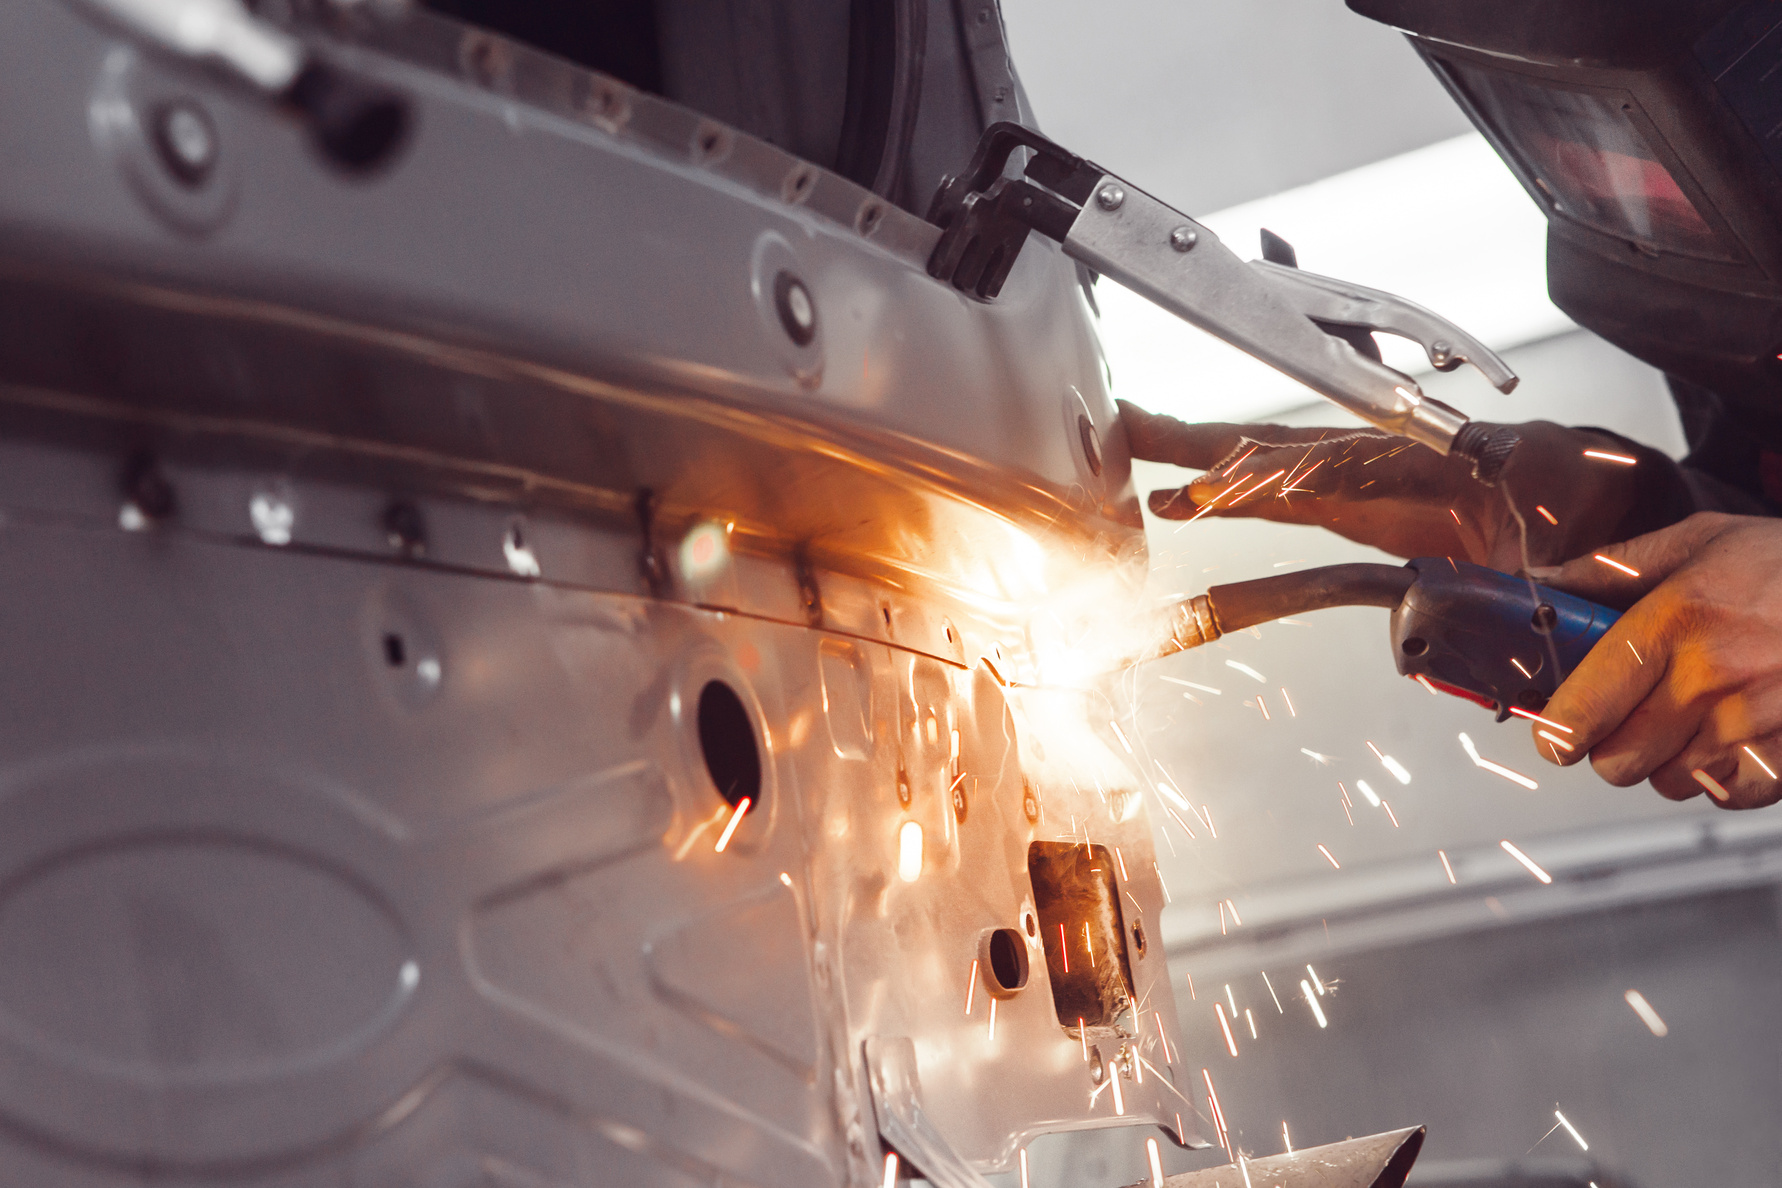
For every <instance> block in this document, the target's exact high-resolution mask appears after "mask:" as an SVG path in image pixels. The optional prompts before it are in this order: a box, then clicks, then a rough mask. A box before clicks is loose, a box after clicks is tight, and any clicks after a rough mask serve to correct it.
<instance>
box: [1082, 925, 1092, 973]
mask: <svg viewBox="0 0 1782 1188" xmlns="http://www.w3.org/2000/svg"><path fill="white" fill-rule="evenodd" d="M1083 947H1084V948H1085V949H1087V950H1089V968H1090V969H1094V968H1095V942H1094V941H1093V940H1091V939H1090V938H1089V921H1087V920H1084V921H1083Z"/></svg>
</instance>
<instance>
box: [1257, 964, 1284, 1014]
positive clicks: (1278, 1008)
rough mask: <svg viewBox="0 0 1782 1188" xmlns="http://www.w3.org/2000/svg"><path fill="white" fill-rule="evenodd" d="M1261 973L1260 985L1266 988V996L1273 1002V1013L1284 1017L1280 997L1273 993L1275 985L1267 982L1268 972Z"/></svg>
mask: <svg viewBox="0 0 1782 1188" xmlns="http://www.w3.org/2000/svg"><path fill="white" fill-rule="evenodd" d="M1261 972H1262V984H1263V985H1264V986H1267V987H1268V996H1269V997H1270V998H1272V999H1274V1000H1275V1013H1276V1014H1278V1015H1285V1014H1286V1013H1287V1010H1286V1008H1285V1007H1283V1006H1282V1005H1281V996H1280V995H1279V994H1276V993H1275V984H1274V983H1273V982H1271V981H1269V980H1268V971H1267V970H1263V971H1261Z"/></svg>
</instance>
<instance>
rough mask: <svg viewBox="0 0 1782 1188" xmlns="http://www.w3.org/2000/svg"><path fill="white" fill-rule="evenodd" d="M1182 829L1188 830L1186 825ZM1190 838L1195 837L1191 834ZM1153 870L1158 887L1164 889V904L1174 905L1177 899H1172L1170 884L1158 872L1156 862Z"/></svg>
mask: <svg viewBox="0 0 1782 1188" xmlns="http://www.w3.org/2000/svg"><path fill="white" fill-rule="evenodd" d="M1182 828H1184V829H1186V828H1187V826H1186V825H1184V826H1182ZM1164 836H1166V837H1167V836H1168V834H1165V835H1164ZM1188 836H1189V837H1193V836H1194V835H1193V834H1192V833H1191V834H1189V835H1188ZM1151 869H1152V870H1153V871H1155V872H1156V874H1157V885H1158V886H1159V887H1162V888H1163V902H1164V903H1166V904H1168V903H1174V902H1175V899H1174V898H1172V897H1171V896H1170V893H1169V884H1168V883H1166V882H1164V881H1163V872H1162V871H1161V870H1158V869H1157V864H1156V863H1155V862H1153V863H1151Z"/></svg>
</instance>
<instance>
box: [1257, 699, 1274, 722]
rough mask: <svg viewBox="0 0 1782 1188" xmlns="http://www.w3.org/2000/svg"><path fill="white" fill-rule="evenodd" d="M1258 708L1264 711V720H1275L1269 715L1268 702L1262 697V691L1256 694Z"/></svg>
mask: <svg viewBox="0 0 1782 1188" xmlns="http://www.w3.org/2000/svg"><path fill="white" fill-rule="evenodd" d="M1256 708H1257V709H1259V710H1261V711H1262V720H1263V721H1264V722H1272V721H1274V719H1273V718H1271V717H1269V715H1268V702H1266V701H1264V700H1263V699H1262V694H1260V693H1258V694H1257V695H1256Z"/></svg>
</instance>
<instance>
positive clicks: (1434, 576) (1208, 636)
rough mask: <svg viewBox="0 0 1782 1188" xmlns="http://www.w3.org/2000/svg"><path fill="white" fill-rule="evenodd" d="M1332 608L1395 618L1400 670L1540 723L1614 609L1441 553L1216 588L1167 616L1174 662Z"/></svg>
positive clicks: (1157, 653)
mask: <svg viewBox="0 0 1782 1188" xmlns="http://www.w3.org/2000/svg"><path fill="white" fill-rule="evenodd" d="M1334 606H1379V607H1386V608H1388V609H1390V610H1391V611H1392V623H1391V639H1392V656H1393V659H1394V661H1396V663H1397V665H1398V671H1399V672H1400V673H1401V674H1403V675H1405V676H1408V677H1411V678H1412V679H1414V680H1417V681H1420V682H1421V683H1423V684H1424V685H1426V686H1428V687H1429V688H1431V689H1434V690H1436V691H1438V692H1442V693H1449V694H1453V695H1454V696H1457V697H1464V698H1466V699H1467V700H1469V701H1473V702H1476V703H1478V704H1479V705H1482V706H1484V707H1485V708H1487V709H1490V710H1492V711H1493V712H1495V713H1496V714H1497V720H1498V721H1500V722H1501V721H1503V720H1504V719H1506V718H1508V717H1509V716H1510V715H1511V714H1513V713H1520V714H1521V715H1523V716H1531V715H1537V714H1539V713H1540V712H1541V710H1542V709H1544V708H1546V705H1547V699H1548V698H1550V697H1551V696H1553V693H1554V691H1555V690H1557V689H1558V688H1559V684H1560V682H1561V681H1563V680H1564V679H1565V678H1566V675H1567V674H1568V673H1570V672H1571V671H1572V670H1573V669H1574V668H1576V667H1577V666H1578V663H1579V661H1581V660H1583V659H1584V656H1585V654H1586V653H1588V652H1589V651H1590V649H1591V648H1592V647H1593V646H1595V644H1596V641H1597V640H1599V639H1601V638H1602V637H1603V633H1604V632H1606V631H1607V630H1608V629H1609V627H1610V625H1611V624H1613V623H1614V622H1615V620H1616V619H1618V618H1620V617H1621V616H1620V612H1619V611H1615V610H1611V609H1610V608H1608V607H1606V606H1599V605H1598V604H1596V603H1594V602H1591V601H1589V600H1588V599H1584V598H1579V597H1577V596H1576V595H1573V594H1567V593H1565V592H1564V591H1563V590H1554V589H1552V588H1550V587H1547V586H1542V585H1539V584H1537V583H1535V582H1533V581H1530V580H1529V579H1527V578H1519V577H1514V576H1512V575H1510V574H1507V573H1500V572H1499V571H1497V570H1495V569H1488V568H1486V567H1485V566H1483V565H1473V564H1470V563H1468V562H1465V561H1456V560H1454V559H1452V558H1449V557H1418V558H1415V559H1413V560H1411V561H1409V562H1407V563H1406V564H1404V565H1375V564H1350V565H1324V566H1319V567H1317V568H1315V569H1302V570H1300V571H1298V572H1296V573H1285V574H1277V575H1275V576H1273V577H1265V578H1258V579H1256V580H1255V581H1249V582H1233V583H1231V584H1229V585H1223V586H1214V587H1212V588H1211V589H1209V590H1208V591H1207V592H1206V593H1205V594H1199V595H1196V596H1195V597H1193V598H1190V599H1188V600H1186V601H1185V602H1181V603H1179V604H1177V605H1176V606H1175V608H1174V609H1173V618H1172V622H1171V630H1170V636H1169V639H1168V640H1167V642H1165V643H1163V644H1162V645H1160V646H1158V647H1157V648H1155V649H1153V650H1152V651H1151V652H1150V653H1148V654H1147V655H1146V656H1144V657H1142V658H1141V659H1144V660H1150V659H1156V658H1158V657H1162V656H1169V655H1173V654H1175V653H1176V652H1181V651H1185V650H1187V649H1189V648H1197V647H1199V646H1200V645H1202V644H1206V643H1211V642H1212V641H1214V640H1216V639H1218V638H1219V637H1220V636H1223V635H1230V634H1231V633H1232V632H1234V631H1242V630H1244V629H1245V628H1248V627H1254V626H1256V625H1257V624H1259V623H1267V622H1271V621H1273V620H1276V619H1280V618H1284V617H1286V616H1288V615H1294V614H1301V613H1304V612H1306V611H1314V610H1323V609H1325V608H1328V607H1334Z"/></svg>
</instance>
